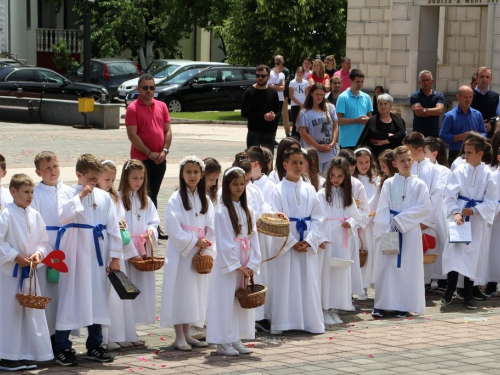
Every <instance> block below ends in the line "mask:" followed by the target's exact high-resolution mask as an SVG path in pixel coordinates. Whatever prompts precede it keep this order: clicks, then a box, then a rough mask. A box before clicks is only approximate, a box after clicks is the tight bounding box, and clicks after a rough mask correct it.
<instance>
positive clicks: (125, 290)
mask: <svg viewBox="0 0 500 375" xmlns="http://www.w3.org/2000/svg"><path fill="white" fill-rule="evenodd" d="M108 277H109V281H110V282H111V285H113V288H115V290H116V293H117V294H118V296H119V297H120V299H135V298H136V297H137V296H138V295H139V294H140V293H141V291H140V290H139V289H137V287H136V286H135V285H134V284H133V283H132V281H130V279H129V278H128V277H127V275H125V274H124V273H123V272H122V271H116V270H111V272H110V273H108Z"/></svg>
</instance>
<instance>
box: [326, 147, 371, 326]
mask: <svg viewBox="0 0 500 375" xmlns="http://www.w3.org/2000/svg"><path fill="white" fill-rule="evenodd" d="M326 175H327V176H328V179H327V181H326V185H325V187H324V188H323V189H321V190H320V191H319V192H318V198H319V202H320V204H321V207H322V209H323V214H324V218H323V231H324V233H325V235H326V236H327V237H328V238H329V239H330V243H329V244H328V245H327V247H326V249H325V251H320V252H319V254H318V256H319V278H320V293H321V305H322V307H323V317H324V322H325V325H331V324H342V323H343V322H342V320H341V319H340V317H339V316H338V310H347V311H350V310H354V308H353V305H352V286H351V269H350V267H347V268H341V267H332V266H331V265H330V259H331V258H338V259H342V260H347V261H349V260H351V257H352V256H351V253H352V252H353V251H357V250H358V249H357V248H356V240H355V238H356V237H357V230H356V226H357V225H358V224H359V223H360V222H361V215H360V214H359V212H358V209H357V207H356V202H355V201H354V198H353V196H352V184H351V172H350V170H349V164H348V163H347V161H346V160H345V159H344V158H342V157H337V158H335V159H333V160H332V162H331V163H330V166H329V167H328V169H327V173H326Z"/></svg>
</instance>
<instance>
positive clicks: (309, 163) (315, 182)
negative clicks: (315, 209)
mask: <svg viewBox="0 0 500 375" xmlns="http://www.w3.org/2000/svg"><path fill="white" fill-rule="evenodd" d="M304 151H305V153H304V155H305V157H306V159H305V163H304V174H305V175H306V176H307V178H308V180H309V183H310V184H311V185H312V186H314V189H316V191H320V190H321V189H322V188H323V186H324V185H325V181H326V180H325V178H324V177H323V176H322V175H321V174H320V171H319V156H318V150H316V149H315V148H313V147H311V148H307V149H305V150H304Z"/></svg>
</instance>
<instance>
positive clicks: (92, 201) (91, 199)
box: [87, 192, 97, 210]
mask: <svg viewBox="0 0 500 375" xmlns="http://www.w3.org/2000/svg"><path fill="white" fill-rule="evenodd" d="M87 202H88V206H89V207H93V208H94V210H95V209H96V208H97V204H96V203H95V199H94V192H91V193H90V194H89V195H88V199H87Z"/></svg>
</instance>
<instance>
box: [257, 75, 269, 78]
mask: <svg viewBox="0 0 500 375" xmlns="http://www.w3.org/2000/svg"><path fill="white" fill-rule="evenodd" d="M267 76H268V75H267V74H256V75H255V77H257V78H266V77H267Z"/></svg>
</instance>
